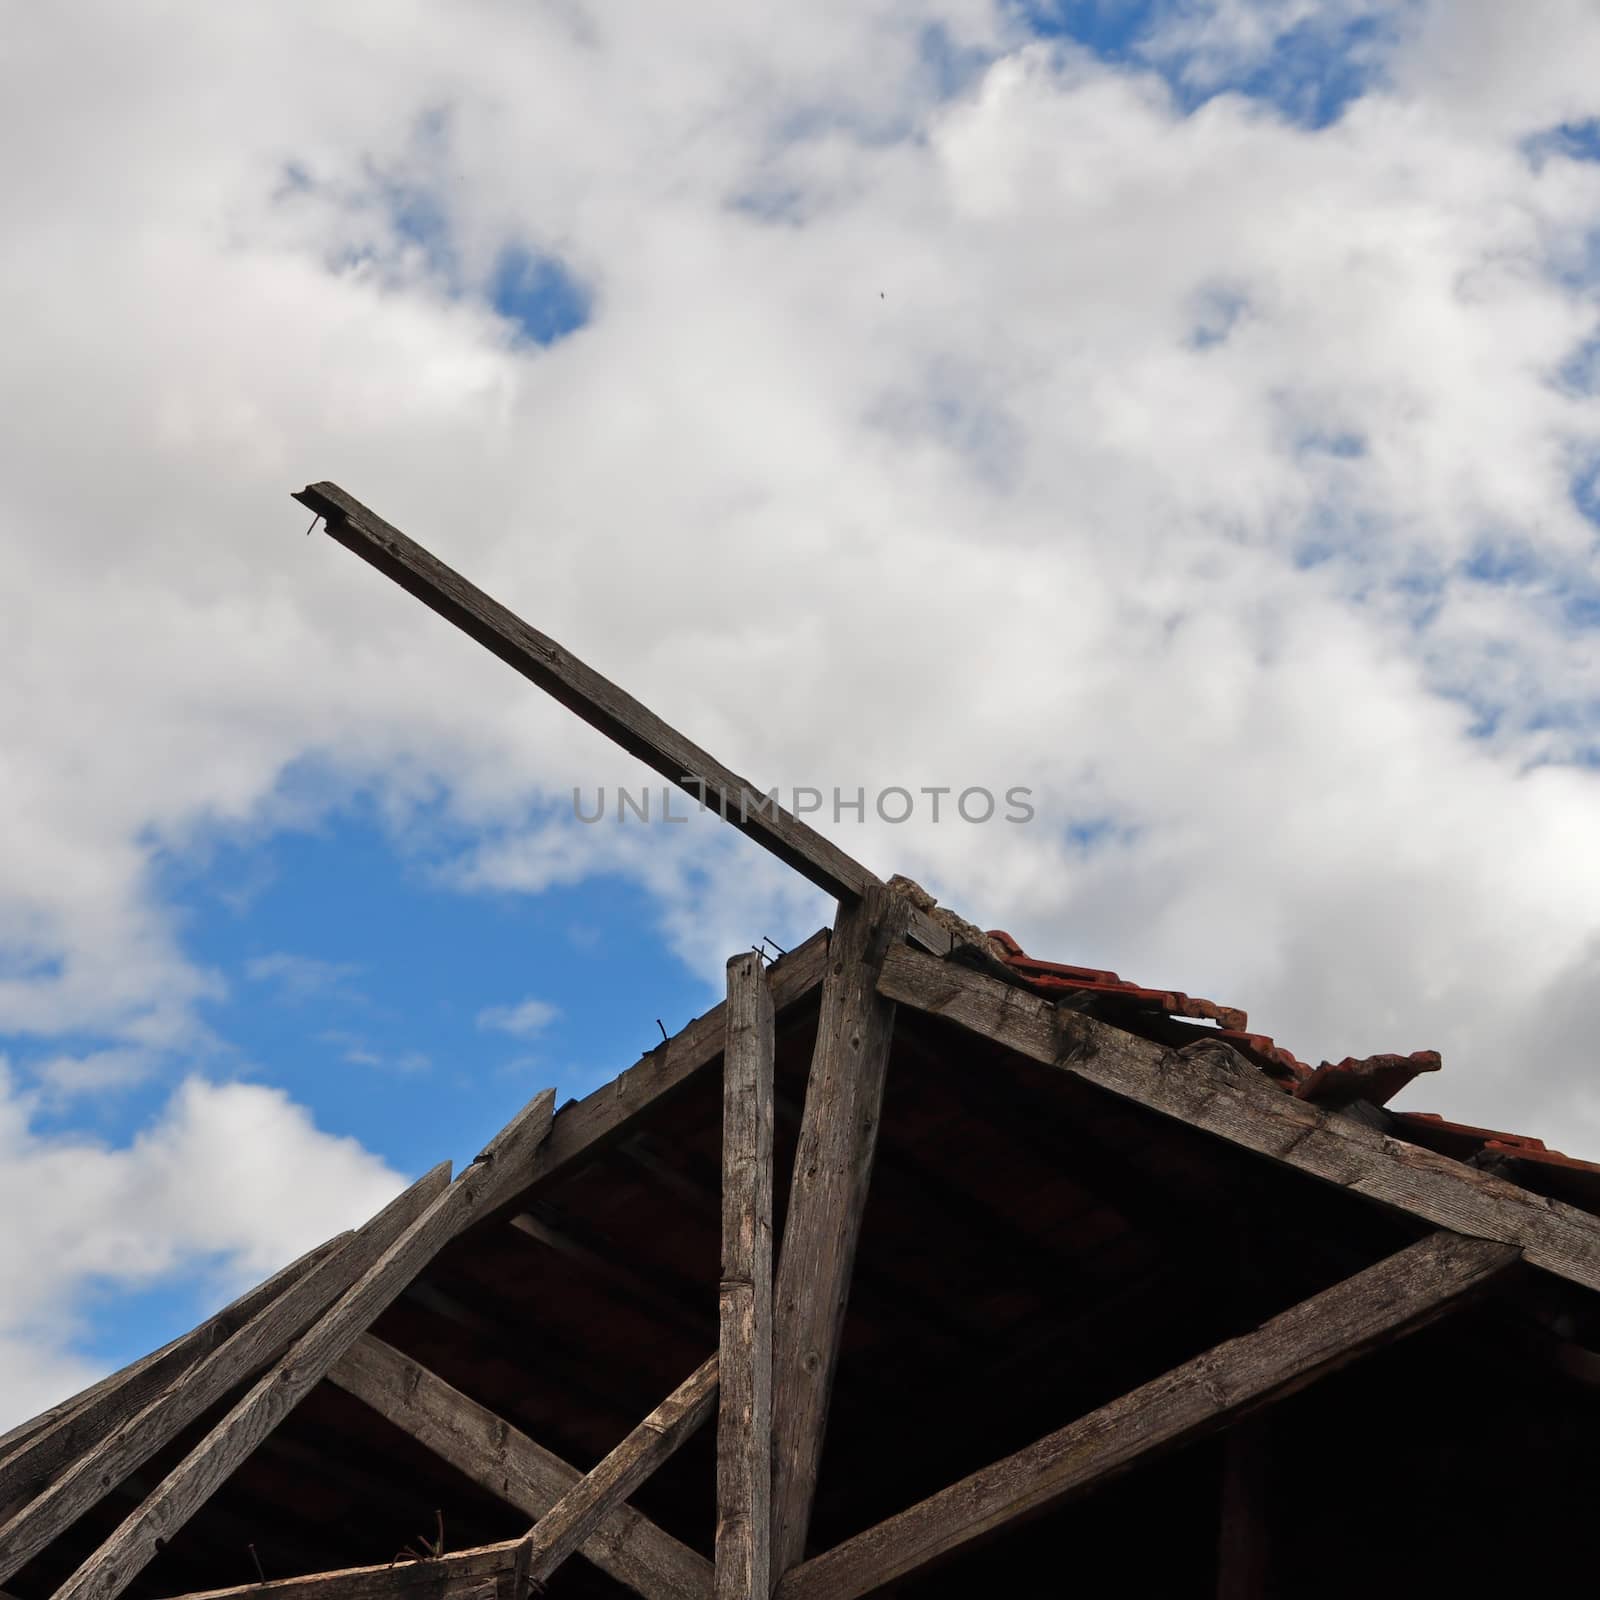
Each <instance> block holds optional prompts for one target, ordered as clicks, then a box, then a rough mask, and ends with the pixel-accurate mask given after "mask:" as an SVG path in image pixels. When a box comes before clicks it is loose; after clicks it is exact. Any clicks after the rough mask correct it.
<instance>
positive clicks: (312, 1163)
mask: <svg viewBox="0 0 1600 1600" xmlns="http://www.w3.org/2000/svg"><path fill="white" fill-rule="evenodd" d="M33 1110H34V1106H33V1103H32V1102H31V1101H30V1099H29V1098H28V1097H27V1096H26V1095H22V1094H19V1093H18V1092H16V1089H15V1085H14V1083H13V1081H12V1079H11V1078H10V1076H9V1074H8V1073H7V1072H6V1071H5V1069H4V1066H3V1063H0V1208H3V1209H4V1212H5V1214H6V1216H7V1217H9V1218H11V1219H12V1222H11V1225H10V1226H8V1227H7V1228H6V1229H5V1230H4V1233H3V1235H0V1282H3V1283H4V1284H5V1285H6V1293H5V1297H4V1300H3V1302H0V1427H3V1426H9V1425H10V1423H11V1422H13V1421H16V1420H19V1419H20V1418H22V1417H24V1416H27V1415H29V1414H30V1413H32V1412H34V1411H37V1410H39V1409H41V1408H42V1407H44V1406H45V1405H48V1404H51V1403H53V1402H55V1401H57V1400H59V1399H61V1398H62V1396H63V1395H65V1394H66V1393H69V1392H70V1391H71V1390H73V1389H74V1388H76V1387H80V1386H81V1385H82V1384H83V1383H86V1382H88V1381H89V1380H90V1379H91V1378H93V1377H94V1376H97V1375H98V1373H97V1370H96V1369H95V1367H94V1364H93V1363H91V1362H89V1361H88V1360H86V1359H82V1358H79V1357H76V1356H74V1355H73V1354H72V1353H71V1347H72V1343H73V1340H74V1337H75V1336H76V1335H78V1334H80V1333H81V1332H82V1331H83V1329H84V1319H85V1315H86V1313H87V1308H88V1301H89V1299H90V1297H91V1295H92V1294H94V1293H96V1292H101V1291H104V1290H105V1289H107V1288H112V1289H147V1288H150V1287H152V1286H155V1285H158V1284H182V1283H185V1282H191V1281H199V1282H200V1283H202V1284H203V1285H206V1286H207V1287H208V1288H209V1289H210V1291H211V1294H212V1298H213V1299H214V1300H215V1301H216V1303H217V1304H219V1305H220V1304H222V1303H223V1302H224V1301H226V1300H227V1299H229V1298H231V1297H232V1296H233V1295H234V1294H237V1293H238V1292H239V1291H240V1289H242V1288H243V1287H244V1286H245V1285H247V1284H249V1283H252V1282H255V1281H258V1280H260V1279H262V1278H265V1277H267V1276H268V1275H269V1274H270V1273H272V1272H274V1271H276V1269H277V1268H279V1267H281V1266H283V1265H284V1264H285V1263H286V1262H288V1261H291V1260H293V1259H294V1257H295V1256H297V1255H300V1254H301V1253H303V1252H304V1251H306V1250H308V1249H310V1248H311V1247H312V1246H313V1245H315V1244H318V1243H320V1242H321V1241H322V1240H323V1239H326V1238H328V1237H330V1236H331V1235H333V1234H335V1233H337V1232H338V1231H339V1230H340V1229H341V1228H346V1227H351V1226H355V1225H357V1224H359V1223H361V1222H364V1221H365V1220H366V1219H367V1218H368V1217H369V1216H371V1215H372V1214H373V1213H374V1212H375V1211H377V1210H378V1209H379V1208H380V1207H381V1206H382V1205H383V1204H385V1203H386V1202H387V1201H388V1200H389V1199H390V1198H391V1197H392V1196H393V1195H394V1194H395V1193H397V1192H398V1190H399V1188H400V1183H401V1180H400V1177H399V1175H398V1174H396V1173H395V1172H393V1171H391V1170H390V1169H389V1168H388V1167H387V1166H386V1165H385V1164H384V1163H383V1162H382V1161H380V1160H379V1159H378V1158H377V1157H375V1156H373V1155H370V1154H369V1153H368V1152H366V1151H365V1150H363V1149H362V1148H361V1146H360V1145H359V1144H357V1143H356V1141H355V1140H353V1139H341V1138H335V1137H333V1136H331V1135H329V1134H327V1133H324V1132H323V1131H321V1130H320V1129H318V1128H317V1127H316V1126H314V1124H313V1123H312V1121H311V1119H310V1117H309V1116H308V1115H307V1113H306V1112H305V1110H304V1109H303V1108H302V1107H300V1106H297V1105H295V1104H294V1103H293V1102H292V1101H290V1099H289V1098H288V1096H287V1095H285V1094H284V1093H283V1092H282V1091H280V1090H277V1089H269V1088H265V1087H262V1086H260V1085H254V1084H240V1083H232V1084H217V1083H209V1082H207V1081H206V1080H204V1079H202V1078H190V1079H188V1080H186V1081H185V1082H184V1083H183V1084H182V1085H181V1086H180V1087H179V1088H178V1089H177V1090H176V1092H175V1093H174V1094H173V1095H172V1097H171V1099H170V1100H169V1101H168V1103H167V1104H166V1106H165V1107H164V1109H163V1110H162V1112H161V1114H160V1115H159V1116H158V1117H157V1118H156V1119H155V1120H154V1121H153V1122H152V1123H151V1124H150V1126H149V1127H148V1128H147V1129H146V1130H145V1131H144V1132H142V1133H141V1134H139V1135H138V1137H136V1138H135V1139H134V1140H133V1141H132V1142H131V1143H130V1144H128V1145H125V1146H122V1147H113V1146H108V1145H106V1144H104V1143H102V1142H99V1141H96V1140H94V1139H92V1138H90V1137H88V1136H87V1135H84V1134H81V1133H80V1134H47V1133H43V1132H40V1131H39V1130H38V1129H37V1128H36V1127H35V1126H33V1125H32V1113H33ZM41 1195H48V1196H49V1204H47V1205H41V1204H40V1203H39V1197H40V1196H41ZM182 1331H183V1330H182V1329H179V1328H175V1329H173V1330H172V1332H173V1333H174V1334H176V1333H179V1332H182Z"/></svg>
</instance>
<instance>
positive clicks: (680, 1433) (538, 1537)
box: [510, 1356, 717, 1600]
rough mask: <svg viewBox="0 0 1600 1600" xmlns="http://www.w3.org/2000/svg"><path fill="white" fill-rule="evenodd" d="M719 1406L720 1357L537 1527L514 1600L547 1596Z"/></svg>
mask: <svg viewBox="0 0 1600 1600" xmlns="http://www.w3.org/2000/svg"><path fill="white" fill-rule="evenodd" d="M716 1403H717V1358H716V1357H715V1356H712V1357H711V1358H710V1360H708V1361H706V1362H704V1363H703V1364H702V1365H701V1366H699V1367H697V1368H696V1369H695V1370H694V1371H693V1372H692V1373H690V1375H689V1376H688V1377H687V1378H685V1379H684V1381H683V1382H682V1383H681V1384H679V1385H678V1387H677V1388H676V1389H674V1390H673V1391H672V1393H671V1394H669V1395H668V1396H667V1398H666V1399H665V1400H663V1401H662V1402H661V1404H660V1405H658V1406H657V1407H656V1408H655V1410H654V1411H652V1412H651V1413H650V1415H649V1416H648V1417H646V1418H645V1419H644V1421H643V1422H641V1423H640V1424H639V1426H638V1427H637V1428H635V1429H634V1430H633V1432H632V1433H630V1434H629V1435H628V1436H627V1438H625V1439H624V1440H623V1441H622V1443H621V1444H619V1445H618V1446H617V1447H616V1449H614V1450H613V1451H611V1453H610V1454H609V1455H607V1456H606V1457H605V1458H604V1459H603V1460H602V1461H601V1462H600V1463H599V1464H598V1465H597V1466H596V1467H595V1468H594V1469H593V1470H592V1471H590V1472H588V1473H586V1474H585V1475H584V1476H583V1477H582V1478H580V1479H579V1480H578V1482H577V1483H575V1484H573V1485H572V1487H571V1488H570V1489H568V1490H567V1492H566V1493H565V1494H563V1495H562V1497H561V1498H560V1499H559V1500H558V1501H557V1502H556V1503H555V1504H554V1505H553V1506H552V1507H551V1508H550V1509H549V1511H547V1512H546V1513H545V1514H544V1516H542V1517H541V1518H540V1519H539V1520H538V1521H537V1522H536V1523H535V1524H534V1525H533V1527H532V1529H531V1530H530V1531H529V1532H528V1533H527V1535H526V1536H525V1537H524V1538H523V1540H522V1543H521V1546H520V1548H519V1549H518V1551H517V1553H516V1557H515V1561H514V1564H513V1571H514V1577H513V1580H512V1585H511V1595H510V1600H525V1597H526V1596H527V1595H528V1594H529V1593H530V1592H531V1593H536V1594H537V1593H541V1592H542V1591H543V1587H544V1585H545V1583H546V1582H547V1581H548V1580H549V1579H550V1577H551V1576H552V1574H553V1573H554V1572H555V1571H556V1569H557V1568H558V1567H560V1565H561V1563H562V1562H563V1561H565V1560H566V1559H567V1557H568V1556H570V1555H571V1554H572V1553H573V1551H575V1550H577V1549H578V1548H579V1547H580V1546H581V1545H583V1543H584V1542H585V1541H586V1540H587V1539H588V1538H589V1537H590V1535H591V1534H592V1533H593V1532H594V1531H595V1529H596V1528H598V1527H599V1526H600V1525H601V1524H602V1523H603V1522H604V1521H605V1520H606V1518H607V1517H609V1516H610V1515H611V1514H612V1513H613V1512H614V1511H616V1510H617V1509H618V1508H619V1507H621V1506H622V1505H623V1504H624V1503H625V1502H626V1501H627V1498H628V1496H629V1495H631V1494H632V1493H633V1491H634V1490H635V1489H637V1488H638V1487H639V1485H640V1484H641V1483H643V1482H644V1481H645V1479H646V1478H648V1477H649V1476H650V1474H651V1473H652V1472H654V1471H655V1469H656V1468H657V1467H659V1466H660V1465H661V1463H662V1462H663V1461H665V1460H667V1459H668V1458H669V1457H670V1456H672V1455H673V1454H674V1453H675V1452H676V1451H677V1449H678V1447H679V1446H680V1445H682V1444H683V1443H684V1441H685V1440H686V1439H689V1438H690V1437H692V1436H693V1434H694V1433H695V1431H696V1429H698V1428H699V1427H700V1426H701V1424H702V1423H703V1422H704V1421H705V1420H706V1418H707V1417H709V1416H710V1415H711V1413H712V1410H713V1409H714V1408H715V1406H716Z"/></svg>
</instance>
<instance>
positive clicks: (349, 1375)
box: [328, 1333, 712, 1600]
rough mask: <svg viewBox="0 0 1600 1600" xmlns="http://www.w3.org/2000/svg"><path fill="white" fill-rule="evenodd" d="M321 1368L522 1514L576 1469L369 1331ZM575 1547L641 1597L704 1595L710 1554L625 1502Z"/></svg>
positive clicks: (552, 1494)
mask: <svg viewBox="0 0 1600 1600" xmlns="http://www.w3.org/2000/svg"><path fill="white" fill-rule="evenodd" d="M328 1377H329V1379H330V1380H331V1381H332V1382H334V1383H336V1384H338V1385H339V1387H340V1388H341V1389H343V1390H345V1391H346V1392H347V1393H349V1394H352V1395H354V1396H355V1397H356V1398H357V1399H358V1400H361V1401H364V1402H365V1403H366V1404H367V1405H369V1406H371V1407H372V1409H373V1410H374V1411H376V1412H377V1413H378V1414H379V1415H380V1416H382V1417H384V1418H386V1419H387V1420H388V1421H389V1422H392V1423H393V1424H394V1425H395V1426H396V1427H397V1428H400V1429H402V1430H403V1431H404V1432H406V1433H408V1434H410V1435H411V1437H412V1438H413V1439H415V1440H416V1441H417V1443H418V1444H421V1445H424V1446H425V1447H426V1448H427V1449H429V1450H431V1451H433V1453H434V1454H435V1455H436V1456H438V1457H439V1458H440V1459H441V1460H442V1461H448V1462H449V1463H450V1465H451V1466H453V1467H455V1468H456V1469H457V1470H458V1471H460V1472H463V1473H465V1474H466V1476H467V1477H469V1478H471V1479H472V1481H473V1482H474V1483H476V1484H478V1485H480V1486H481V1487H482V1488H484V1489H487V1490H488V1491H489V1492H490V1493H491V1494H494V1495H498V1496H499V1497H500V1498H501V1499H502V1500H504V1501H505V1502H506V1504H507V1505H510V1506H515V1507H516V1509H517V1510H518V1511H521V1512H523V1513H524V1514H525V1515H527V1516H528V1517H530V1518H534V1519H537V1518H539V1517H542V1516H544V1515H545V1514H546V1513H547V1512H548V1511H549V1510H550V1508H551V1507H552V1506H553V1505H555V1503H556V1502H557V1501H558V1500H559V1499H560V1498H561V1497H562V1495H564V1494H565V1493H566V1492H567V1491H568V1490H569V1489H570V1488H571V1487H572V1486H573V1485H574V1484H575V1483H577V1482H578V1480H579V1479H580V1478H582V1476H583V1474H582V1473H581V1472H579V1471H578V1469H577V1468H576V1467H574V1466H571V1465H569V1464H568V1463H567V1462H565V1461H563V1460H562V1459H561V1457H560V1456H557V1455H554V1454H552V1453H551V1452H550V1451H549V1450H546V1449H544V1448H543V1447H542V1446H541V1445H539V1444H537V1443H535V1442H534V1440H532V1439H530V1438H529V1437H528V1436H527V1435H526V1434H525V1433H523V1432H521V1431H520V1430H519V1429H517V1428H513V1427H512V1426H511V1424H510V1423H509V1422H506V1421H504V1420H503V1419H502V1418H500V1417H498V1416H496V1415H495V1414H494V1412H492V1411H490V1410H489V1409H488V1408H487V1407H485V1406H481V1405H479V1404H478V1403H477V1401H475V1400H473V1399H470V1398H469V1397H468V1396H467V1395H464V1394H462V1393H461V1391H460V1390H459V1389H456V1388H453V1387H452V1386H451V1385H450V1384H448V1383H446V1382H445V1381H444V1379H443V1378H440V1377H438V1376H436V1375H435V1374H434V1373H432V1372H429V1371H428V1370H427V1368H426V1367H423V1366H421V1365H419V1364H418V1363H417V1362H415V1361H413V1360H412V1359H411V1357H410V1356H407V1355H402V1354H401V1353H400V1351H398V1350H396V1349H394V1348H393V1347H392V1346H390V1345H387V1344H385V1343H384V1342H383V1341H382V1340H381V1339H377V1338H375V1337H374V1336H373V1335H372V1334H370V1333H369V1334H363V1335H362V1336H361V1338H360V1339H358V1340H357V1341H356V1342H355V1344H354V1345H352V1346H351V1348H350V1349H349V1350H348V1351H346V1353H345V1354H344V1355H343V1356H342V1357H340V1359H339V1362H338V1364H337V1365H336V1366H335V1367H334V1368H333V1370H332V1371H331V1372H330V1373H329V1374H328ZM578 1554H579V1555H581V1556H582V1557H583V1558H584V1559H585V1560H586V1561H590V1562H593V1564H594V1565H595V1566H597V1567H599V1568H600V1570H601V1571H602V1572H604V1573H607V1574H608V1575H609V1576H611V1577H613V1578H615V1579H616V1580H617V1582H618V1583H621V1584H624V1585H625V1586H626V1587H628V1588H629V1589H632V1590H633V1591H634V1593H635V1594H639V1595H643V1596H644V1597H645V1600H711V1595H712V1576H711V1563H710V1562H709V1561H707V1560H706V1558H705V1557H704V1556H703V1555H701V1554H699V1552H698V1551H694V1550H691V1549H690V1548H689V1547H688V1546H687V1545H685V1544H680V1543H679V1542H678V1540H676V1539H674V1538H672V1537H671V1536H670V1535H669V1534H666V1533H663V1532H662V1531H661V1529H660V1528H658V1527H657V1526H656V1525H655V1524H654V1523H653V1522H651V1521H650V1520H649V1519H648V1518H647V1517H645V1516H643V1515H641V1514H640V1513H639V1512H637V1511H635V1510H634V1509H633V1508H632V1507H631V1506H625V1505H623V1506H618V1507H616V1508H615V1509H614V1510H613V1511H612V1512H611V1513H610V1514H609V1515H608V1516H607V1517H606V1518H605V1519H604V1520H602V1521H601V1522H600V1523H599V1524H598V1525H597V1526H596V1528H595V1529H594V1531H593V1532H592V1533H591V1534H590V1535H589V1536H588V1538H587V1539H585V1540H584V1542H583V1543H582V1544H580V1545H579V1546H578ZM507 1570H508V1571H509V1570H510V1567H509V1562H508V1564H507Z"/></svg>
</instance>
